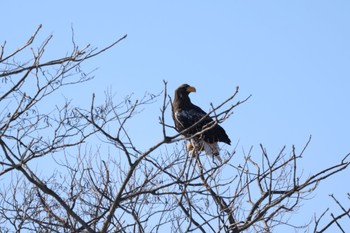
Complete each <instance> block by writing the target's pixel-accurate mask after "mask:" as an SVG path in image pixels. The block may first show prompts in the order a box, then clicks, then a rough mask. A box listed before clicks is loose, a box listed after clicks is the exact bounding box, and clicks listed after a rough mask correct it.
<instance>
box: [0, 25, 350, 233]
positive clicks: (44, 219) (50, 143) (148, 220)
mask: <svg viewBox="0 0 350 233" xmlns="http://www.w3.org/2000/svg"><path fill="white" fill-rule="evenodd" d="M39 30H40V27H39V28H38V29H37V31H36V32H35V33H34V34H33V36H32V37H31V38H30V39H29V40H28V42H27V43H26V44H25V45H24V46H22V47H20V48H19V49H17V50H16V51H14V52H11V53H6V51H5V48H6V46H5V45H6V44H5V43H4V45H3V46H2V47H1V54H0V64H1V65H0V67H1V68H0V78H1V83H2V86H1V89H0V105H1V111H0V148H1V150H0V168H1V170H0V177H1V179H2V180H6V182H4V185H3V186H2V187H1V191H0V230H1V231H2V232H20V231H25V230H27V231H35V232H164V230H166V231H167V232H168V231H171V232H193V231H196V232H197V231H198V232H235V233H237V232H271V231H273V229H275V227H277V226H279V225H290V224H289V223H287V220H288V219H289V218H290V217H291V216H292V214H293V212H294V211H295V210H296V209H297V208H298V206H299V205H300V204H301V203H302V202H303V201H304V200H305V198H306V197H307V196H308V195H309V194H311V193H312V192H314V190H315V189H316V188H317V185H318V183H320V182H322V181H323V180H325V179H329V178H330V177H331V176H332V175H334V174H336V173H339V172H341V171H344V170H345V169H347V168H348V166H349V161H348V160H347V159H348V158H347V156H346V157H345V158H344V159H343V160H342V161H339V163H337V164H334V165H330V166H328V167H327V168H325V169H324V170H321V171H319V172H318V173H315V174H312V175H310V176H308V177H303V176H302V175H301V171H299V169H298V167H299V166H298V162H299V161H300V160H301V158H302V155H303V154H304V152H305V149H306V147H307V146H308V144H309V143H310V140H311V138H310V139H309V140H308V141H307V143H306V145H305V146H304V147H303V148H301V149H300V150H297V149H296V148H295V147H294V146H293V147H292V148H291V149H290V152H287V149H286V148H285V147H283V148H282V149H281V150H280V152H279V153H278V154H277V155H271V154H268V152H267V149H266V148H264V146H263V145H260V153H259V154H256V153H253V150H252V149H250V150H249V151H248V153H244V154H243V155H237V153H236V151H235V150H233V151H228V150H225V148H223V150H222V154H221V156H222V158H223V161H222V162H217V161H213V160H212V158H208V157H206V156H204V155H202V154H201V153H198V154H192V155H190V153H189V151H187V148H186V146H185V144H186V141H187V140H188V139H189V138H183V137H182V136H181V134H178V133H175V134H174V133H173V132H174V131H173V130H172V129H171V128H173V127H172V124H171V123H169V122H166V119H167V117H166V114H170V111H169V106H170V105H169V103H170V102H171V97H170V96H168V93H167V91H168V90H167V83H166V82H164V91H163V94H159V95H151V94H145V95H144V96H143V97H141V98H137V99H134V97H133V96H127V97H125V99H123V100H121V101H118V102H116V100H115V98H114V97H113V95H112V94H111V93H108V92H107V93H106V96H105V101H104V102H103V103H96V100H95V95H94V94H93V95H92V98H91V103H90V107H89V108H88V109H84V108H82V107H75V106H72V104H71V103H70V102H69V101H64V102H63V104H62V105H57V106H54V107H53V108H52V109H47V108H43V107H42V104H43V103H44V102H45V100H48V99H49V97H50V96H52V95H53V94H54V93H55V92H56V91H57V90H58V89H62V88H64V87H65V86H66V85H79V84H80V83H82V82H85V81H88V80H89V79H91V76H90V75H87V74H85V73H84V72H83V71H82V69H81V68H80V65H81V63H83V62H84V61H86V60H88V59H90V58H93V57H94V56H97V55H99V54H101V53H103V52H105V51H107V50H108V49H110V48H112V47H113V46H115V45H116V44H117V43H118V42H120V41H121V40H123V39H124V38H125V37H126V36H124V37H122V38H120V39H119V40H117V41H115V42H114V43H112V44H111V45H110V46H107V47H106V48H103V49H101V50H98V49H96V48H91V46H86V47H85V48H83V49H79V47H78V46H77V45H76V44H75V43H74V42H73V49H72V51H71V52H70V53H69V55H68V56H67V57H63V58H59V59H56V60H51V61H48V62H45V61H43V59H42V58H43V55H44V52H45V49H46V47H47V45H48V44H49V42H50V40H51V37H49V38H48V39H47V40H45V41H44V42H43V43H42V45H40V46H39V47H38V48H37V49H34V48H33V47H32V46H33V43H34V41H35V39H36V36H37V34H38V33H39ZM28 50H29V51H30V52H31V54H32V57H31V59H29V60H28V61H26V62H24V63H21V62H19V61H18V60H17V56H18V57H19V55H21V53H25V52H27V51H28ZM238 91H239V89H238V87H237V88H236V90H234V92H233V94H232V96H230V97H229V98H228V99H227V100H224V101H223V102H222V104H220V105H218V106H217V107H214V106H212V111H210V112H209V113H208V114H209V115H211V116H212V117H213V118H214V119H215V121H214V124H218V123H221V122H223V121H226V120H227V119H229V118H230V117H231V116H232V113H233V110H234V109H236V108H237V107H239V106H240V105H241V104H243V103H244V102H245V101H247V100H248V99H249V97H248V98H245V99H243V100H241V101H236V99H237V94H238ZM161 98H163V99H162V101H158V102H157V100H159V99H161ZM159 102H162V104H161V111H160V116H159V122H160V125H161V128H162V132H163V138H162V140H160V141H159V142H158V143H155V144H154V145H151V146H150V147H149V148H148V149H146V150H141V149H140V148H138V146H137V145H135V143H134V140H133V138H132V137H131V135H130V134H129V133H128V130H127V129H128V125H129V124H133V119H134V116H135V114H141V112H140V110H141V109H142V108H143V107H147V104H151V103H152V104H156V103H159ZM45 109H46V110H45ZM210 127H211V126H208V127H207V128H205V129H204V130H208V129H210ZM169 132H170V133H169ZM172 133H173V135H172ZM47 161H49V163H47ZM44 163H45V165H44V166H43V164H44ZM48 164H49V165H48ZM45 166H50V169H44V168H45ZM348 213H349V212H348V210H345V209H344V215H348ZM339 216H340V215H339ZM339 216H338V217H336V218H340V217H339ZM334 222H336V221H334ZM318 223H319V222H318V221H316V223H315V225H318ZM330 224H333V223H330ZM290 227H292V228H296V227H299V226H293V225H290ZM302 227H303V226H302ZM304 227H308V226H304ZM316 228H317V226H316ZM316 228H315V229H316ZM315 231H316V230H315Z"/></svg>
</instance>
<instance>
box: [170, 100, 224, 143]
mask: <svg viewBox="0 0 350 233" xmlns="http://www.w3.org/2000/svg"><path fill="white" fill-rule="evenodd" d="M206 114H207V113H206V112H204V111H203V110H202V109H201V108H200V107H198V106H196V105H193V104H192V106H191V108H188V109H186V110H181V111H177V112H175V114H174V117H175V123H176V124H175V125H176V128H177V129H178V130H179V131H182V130H184V129H187V128H188V127H190V126H192V125H193V124H195V123H196V122H198V121H200V120H201V119H202V118H203V117H204V116H205V115H206ZM211 122H212V123H213V119H212V118H211V117H209V116H207V117H205V118H204V119H203V120H202V121H201V122H200V123H198V124H197V125H196V126H194V127H193V128H192V129H190V130H189V131H188V132H187V133H185V135H186V136H192V135H194V134H195V133H197V132H200V131H202V130H203V129H205V128H206V127H209V128H210V127H211V124H210V123H211ZM201 137H202V138H203V140H204V141H206V142H208V143H213V142H218V141H220V142H225V143H227V144H230V143H231V140H230V139H229V138H228V136H227V134H226V132H225V130H224V129H223V128H222V127H221V126H220V125H218V124H217V125H215V126H214V127H212V128H210V129H209V130H207V131H205V132H204V133H203V134H202V136H201Z"/></svg>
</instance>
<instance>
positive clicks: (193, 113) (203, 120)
mask: <svg viewBox="0 0 350 233" xmlns="http://www.w3.org/2000/svg"><path fill="white" fill-rule="evenodd" d="M191 92H196V88H195V87H193V86H190V85H188V84H183V85H181V86H180V87H178V88H177V89H176V90H175V95H174V100H173V103H172V117H173V120H174V123H175V129H176V130H177V131H178V132H179V133H180V132H181V133H182V134H183V135H184V136H185V137H186V138H189V140H190V144H189V145H188V149H189V150H190V154H191V155H195V154H198V153H199V152H200V151H202V150H204V151H205V153H206V154H207V155H213V156H214V157H217V158H218V159H219V160H220V161H221V158H220V156H219V151H220V150H219V146H218V142H224V143H226V144H228V145H231V140H230V139H229V137H228V136H227V134H226V132H225V130H224V129H223V128H222V127H221V126H220V125H218V123H217V122H214V120H213V119H212V118H211V117H210V116H209V115H207V113H206V112H205V111H203V110H202V109H201V108H200V107H198V106H196V105H194V104H192V102H191V100H190V97H189V94H190V93H191ZM191 126H192V127H191ZM188 128H189V129H188ZM186 129H188V130H187V131H184V130H186ZM200 132H202V133H200Z"/></svg>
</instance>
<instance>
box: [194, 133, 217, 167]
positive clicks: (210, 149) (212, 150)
mask: <svg viewBox="0 0 350 233" xmlns="http://www.w3.org/2000/svg"><path fill="white" fill-rule="evenodd" d="M191 144H192V146H193V148H192V154H193V153H194V152H195V151H196V152H197V153H199V152H200V151H203V150H204V152H205V154H206V155H207V156H213V157H215V158H217V159H218V160H219V161H220V162H222V160H221V157H220V148H219V145H218V143H217V142H214V143H207V142H204V141H203V140H200V139H197V138H192V139H191Z"/></svg>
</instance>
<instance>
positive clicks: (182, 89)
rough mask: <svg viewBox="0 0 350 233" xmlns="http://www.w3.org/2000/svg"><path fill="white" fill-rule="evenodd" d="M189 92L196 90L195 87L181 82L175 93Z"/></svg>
mask: <svg viewBox="0 0 350 233" xmlns="http://www.w3.org/2000/svg"><path fill="white" fill-rule="evenodd" d="M191 92H196V88H195V87H192V86H190V85H188V84H182V85H181V86H179V87H178V88H177V89H176V91H175V95H178V96H188V95H189V94H190V93H191Z"/></svg>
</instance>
